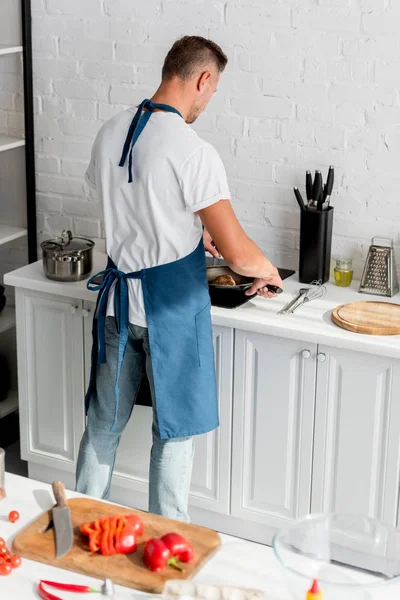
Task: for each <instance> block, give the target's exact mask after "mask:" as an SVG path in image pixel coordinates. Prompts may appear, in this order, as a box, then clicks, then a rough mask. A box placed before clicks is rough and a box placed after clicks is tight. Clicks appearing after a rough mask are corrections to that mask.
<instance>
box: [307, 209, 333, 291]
mask: <svg viewBox="0 0 400 600" xmlns="http://www.w3.org/2000/svg"><path fill="white" fill-rule="evenodd" d="M333 215H334V208H333V207H332V206H329V207H328V208H327V209H326V210H306V211H304V210H302V211H301V213H300V256H299V281H300V283H311V282H312V281H316V280H317V281H318V280H321V281H322V283H325V282H326V281H328V279H329V271H330V263H331V248H332V229H333Z"/></svg>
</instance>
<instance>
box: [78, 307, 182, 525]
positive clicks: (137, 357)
mask: <svg viewBox="0 0 400 600" xmlns="http://www.w3.org/2000/svg"><path fill="white" fill-rule="evenodd" d="M106 352H107V363H106V364H101V365H97V372H96V391H97V393H96V395H95V396H93V397H92V398H91V400H90V403H89V410H88V415H87V424H86V430H85V433H84V434H83V437H82V440H81V443H80V448H79V456H78V463H77V471H76V491H78V492H81V493H83V494H88V495H89V496H94V497H95V498H105V499H107V498H108V497H109V493H110V485H111V477H112V472H113V469H114V464H115V455H116V452H117V448H118V444H119V441H120V437H121V434H122V432H123V431H124V429H125V426H126V424H127V423H128V421H129V418H130V416H131V413H132V410H133V407H134V405H135V400H136V395H137V393H138V391H139V387H140V384H141V381H142V378H143V376H144V373H145V372H146V373H147V377H148V380H149V384H150V390H151V395H152V402H153V426H152V434H153V445H152V448H151V454H150V476H149V512H152V513H155V514H158V515H163V516H164V517H169V518H170V519H177V520H180V521H187V522H188V521H189V515H188V496H189V487H190V480H191V476H192V464H193V456H194V445H193V438H191V437H185V438H172V439H163V440H162V439H160V435H159V430H158V423H157V409H156V402H155V394H154V381H153V372H152V366H151V357H150V346H149V338H148V331H147V329H145V328H143V327H139V326H137V325H129V339H128V344H127V347H126V352H125V358H124V362H123V365H122V370H121V377H120V383H119V387H120V397H119V407H118V419H117V426H116V429H115V430H114V431H111V425H112V423H113V420H114V410H115V393H114V385H115V378H116V370H117V361H118V333H117V329H116V324H115V319H114V318H113V317H107V319H106ZM166 368H167V366H166ZM133 418H135V417H134V416H133ZM134 460H135V456H134V452H133V455H132V461H134Z"/></svg>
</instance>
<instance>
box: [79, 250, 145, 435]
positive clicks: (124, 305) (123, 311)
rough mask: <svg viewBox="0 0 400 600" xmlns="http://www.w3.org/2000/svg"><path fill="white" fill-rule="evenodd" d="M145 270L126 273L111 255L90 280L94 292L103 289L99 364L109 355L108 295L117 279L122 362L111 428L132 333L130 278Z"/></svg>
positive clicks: (116, 307) (116, 310) (98, 311)
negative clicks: (101, 269) (130, 326)
mask: <svg viewBox="0 0 400 600" xmlns="http://www.w3.org/2000/svg"><path fill="white" fill-rule="evenodd" d="M100 276H103V279H102V281H101V283H96V281H95V280H96V279H97V278H98V277H100ZM141 278H142V271H135V272H132V273H124V272H123V271H120V270H119V269H118V268H117V266H116V265H115V263H114V262H113V261H112V260H111V258H110V257H109V258H108V263H107V268H106V269H105V270H104V271H100V273H97V274H96V275H93V277H91V278H90V279H89V281H88V282H87V286H86V287H87V289H88V290H91V291H93V292H99V296H98V298H97V306H96V314H95V318H96V319H97V340H98V361H97V363H98V364H99V365H100V364H105V363H106V362H107V357H106V341H105V324H106V316H107V305H108V296H109V293H110V290H111V286H112V285H113V283H114V282H115V290H114V314H115V320H116V324H117V330H118V334H119V342H118V364H117V374H116V379H115V387H114V392H115V412H114V421H113V424H112V427H111V429H112V430H114V429H115V428H116V425H117V417H118V406H119V378H120V375H121V369H122V363H123V360H124V355H125V350H126V345H127V343H128V334H129V330H128V328H129V291H128V279H141Z"/></svg>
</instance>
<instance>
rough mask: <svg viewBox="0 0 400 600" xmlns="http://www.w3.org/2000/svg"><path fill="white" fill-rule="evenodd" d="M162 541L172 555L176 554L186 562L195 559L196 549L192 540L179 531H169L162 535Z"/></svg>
mask: <svg viewBox="0 0 400 600" xmlns="http://www.w3.org/2000/svg"><path fill="white" fill-rule="evenodd" d="M161 539H162V541H163V542H164V544H165V545H166V546H167V548H168V550H169V551H170V552H171V554H172V556H175V557H176V558H177V559H178V560H180V561H181V562H185V563H191V562H193V560H194V549H193V546H192V544H191V543H190V542H188V541H187V540H186V539H185V538H184V537H182V536H181V535H180V534H179V533H174V532H171V533H167V534H166V535H163V536H162V538H161Z"/></svg>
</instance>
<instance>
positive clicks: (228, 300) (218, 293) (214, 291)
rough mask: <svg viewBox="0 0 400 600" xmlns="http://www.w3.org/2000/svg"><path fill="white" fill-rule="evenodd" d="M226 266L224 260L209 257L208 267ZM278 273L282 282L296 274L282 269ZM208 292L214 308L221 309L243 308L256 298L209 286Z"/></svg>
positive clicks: (239, 291) (236, 291)
mask: <svg viewBox="0 0 400 600" xmlns="http://www.w3.org/2000/svg"><path fill="white" fill-rule="evenodd" d="M225 264H226V263H225V261H223V260H220V259H217V260H216V261H214V259H212V258H209V257H207V266H208V267H211V266H214V265H215V266H222V265H225ZM278 271H279V275H280V276H281V279H282V280H283V279H287V278H288V277H290V276H291V275H293V273H294V272H295V271H292V270H291V269H280V268H278ZM208 290H209V292H210V298H211V304H212V305H213V306H220V307H221V308H237V307H238V306H242V305H243V304H246V302H248V301H249V300H251V299H252V298H254V296H246V294H245V292H243V291H242V290H232V289H229V290H228V289H225V290H221V289H218V288H215V287H213V286H212V285H210V286H209V288H208Z"/></svg>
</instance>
